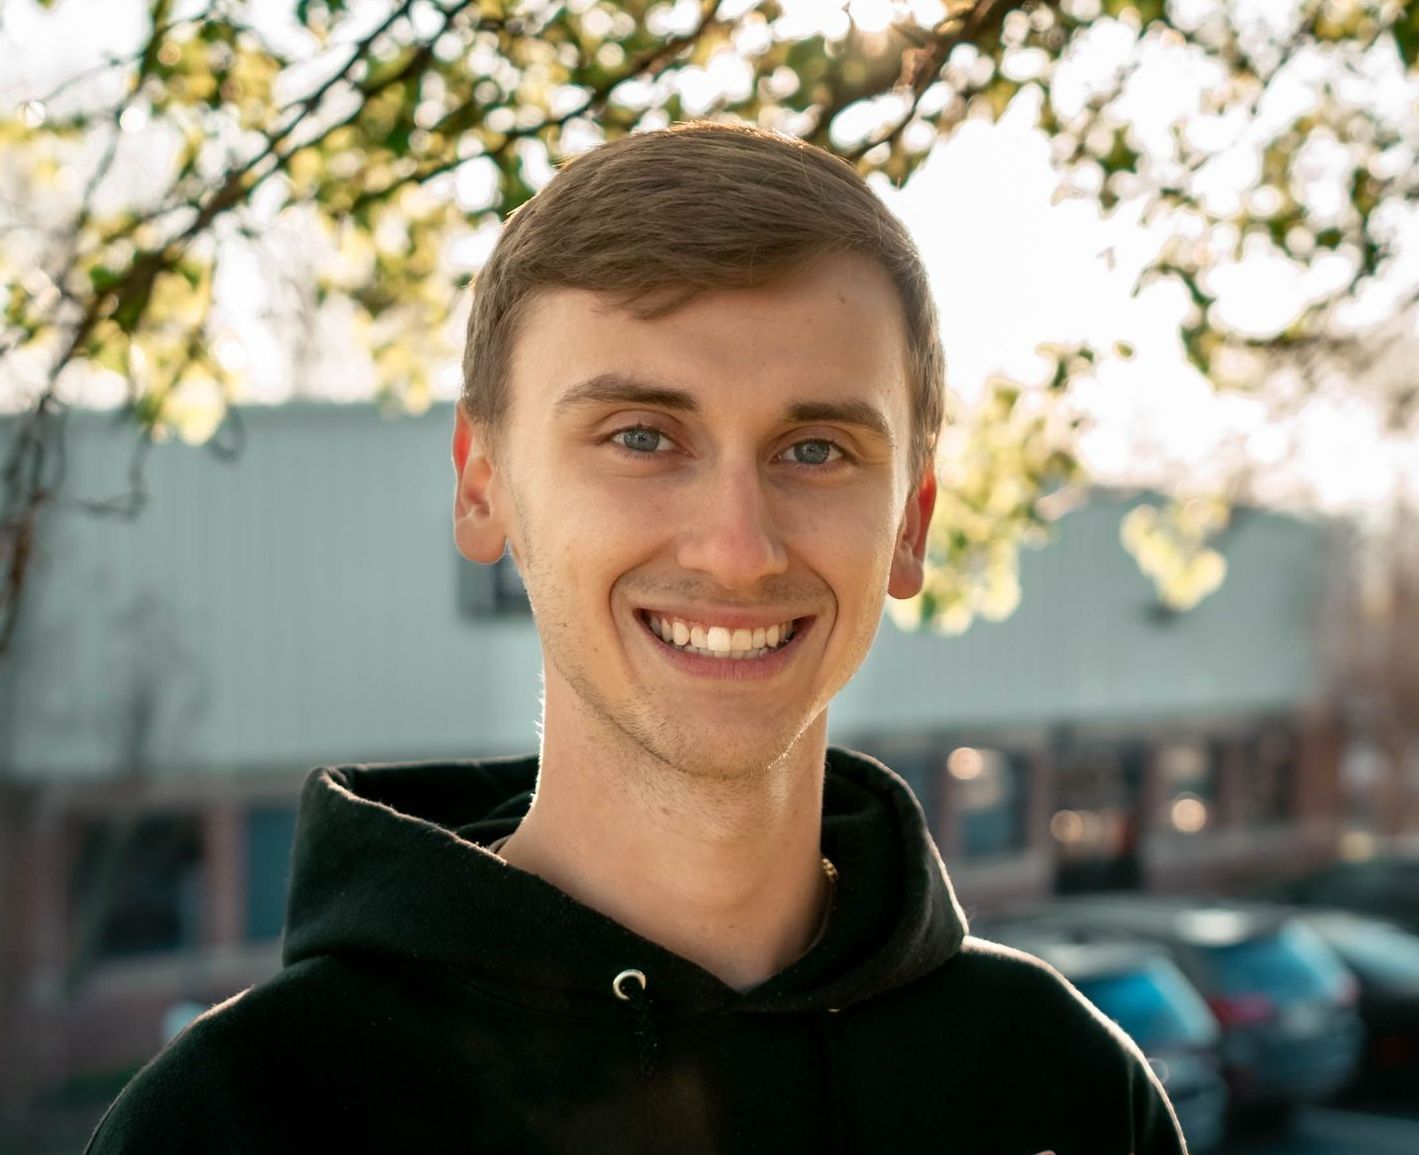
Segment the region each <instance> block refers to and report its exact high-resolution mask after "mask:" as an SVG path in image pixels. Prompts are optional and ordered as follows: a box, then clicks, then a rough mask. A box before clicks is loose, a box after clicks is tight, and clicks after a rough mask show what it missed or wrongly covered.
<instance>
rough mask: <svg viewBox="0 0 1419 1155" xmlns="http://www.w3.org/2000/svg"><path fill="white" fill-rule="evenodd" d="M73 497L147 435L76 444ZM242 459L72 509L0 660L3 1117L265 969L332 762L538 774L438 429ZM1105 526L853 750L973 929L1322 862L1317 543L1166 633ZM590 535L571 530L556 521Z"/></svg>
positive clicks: (903, 683)
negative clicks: (940, 865) (916, 800)
mask: <svg viewBox="0 0 1419 1155" xmlns="http://www.w3.org/2000/svg"><path fill="white" fill-rule="evenodd" d="M70 421H71V427H70V450H69V455H68V477H67V481H66V484H67V486H68V492H69V493H70V494H74V495H84V496H89V497H103V496H108V495H110V494H112V493H114V492H118V491H122V490H123V489H124V488H125V486H126V484H127V469H128V462H129V458H130V456H131V450H132V436H131V432H130V431H129V430H128V429H127V427H126V426H123V425H115V424H114V422H113V421H112V420H111V419H110V418H108V417H105V416H102V415H94V414H88V415H86V414H74V415H72V417H71V418H70ZM241 421H242V423H243V425H244V427H245V431H246V441H247V444H246V448H245V450H244V452H243V453H242V454H241V456H240V458H239V459H238V460H237V461H235V462H227V461H222V460H219V459H217V458H216V457H215V456H213V455H212V454H211V453H208V452H206V451H204V450H200V449H193V448H189V447H185V446H181V445H164V446H160V447H157V448H156V449H155V450H154V451H153V453H152V455H151V458H150V460H149V462H148V466H147V485H148V487H149V489H150V491H151V502H150V504H149V506H148V508H147V509H146V510H145V511H143V512H142V514H141V515H140V516H139V517H138V518H137V519H136V520H127V519H122V518H112V517H111V518H99V517H95V516H93V515H91V514H88V513H83V512H80V511H77V510H75V509H72V508H69V509H60V510H56V511H55V512H53V513H52V514H51V515H50V516H49V518H48V520H47V522H46V523H45V526H44V535H43V538H42V540H41V543H40V548H39V551H38V554H37V556H36V558H35V561H34V569H33V572H32V575H31V585H30V588H29V591H28V593H27V595H26V601H25V605H24V610H23V622H22V626H21V629H20V631H19V634H18V636H17V638H16V641H15V648H14V652H13V654H12V655H11V656H10V657H9V658H8V659H6V660H5V661H4V662H0V1106H3V1107H5V1108H7V1109H8V1110H10V1111H11V1112H15V1111H18V1110H19V1109H20V1108H21V1106H22V1105H23V1104H26V1103H29V1102H32V1101H33V1100H34V1099H35V1097H36V1096H38V1095H50V1096H53V1095H55V1094H61V1093H62V1089H63V1088H65V1087H68V1088H71V1089H72V1088H74V1087H76V1086H78V1087H82V1086H83V1085H84V1081H85V1080H90V1079H98V1080H102V1078H103V1076H105V1074H108V1075H112V1076H113V1077H114V1078H115V1079H117V1078H121V1076H122V1075H123V1074H124V1073H126V1072H128V1071H131V1070H132V1069H134V1068H135V1067H136V1066H137V1065H139V1064H140V1063H142V1062H143V1061H145V1060H146V1059H147V1058H148V1057H149V1056H151V1054H152V1053H154V1052H155V1051H156V1049H157V1048H158V1047H159V1045H160V1044H161V1042H162V1041H163V1036H164V1030H165V1027H164V1023H165V1022H167V1023H168V1024H169V1027H168V1028H167V1029H171V1024H172V1023H173V1021H174V1013H173V1008H174V1007H178V1006H179V1005H180V1004H184V1003H195V1004H199V1005H206V1004H208V1003H210V1002H213V1001H216V1000H218V999H220V998H223V997H226V996H227V995H229V994H231V993H232V992H234V991H236V990H238V989H240V988H242V987H244V986H246V985H249V984H250V983H253V982H256V981H259V980H260V979H262V978H264V977H265V976H267V975H268V974H270V973H271V972H272V971H274V969H275V968H276V966H277V965H278V955H279V949H278V938H279V933H280V928H281V921H282V914H283V905H284V896H285V887H286V880H287V869H288V857H289V850H290V844H291V837H292V832H293V828H294V815H295V803H296V797H297V793H298V790H299V787H300V785H301V782H302V780H303V779H304V777H305V774H306V772H307V771H308V770H309V769H310V768H311V767H312V766H315V765H317V764H323V763H331V762H342V761H375V760H396V759H397V760H403V759H417V758H442V757H462V756H472V755H482V754H498V753H508V752H514V751H522V750H526V749H530V748H531V747H532V745H533V743H534V741H535V731H534V723H535V720H536V718H537V714H538V690H539V686H538V672H539V658H538V652H537V648H536V645H535V638H534V633H533V627H532V623H531V620H530V617H529V615H528V612H527V605H526V599H525V597H524V595H523V593H522V589H521V586H520V583H519V581H518V578H517V574H516V571H515V570H513V569H512V568H511V567H510V566H505V567H495V568H480V567H474V566H471V565H468V564H467V563H465V562H463V561H461V559H459V558H458V556H457V555H456V553H455V551H454V549H453V546H452V542H451V535H450V503H451V497H452V492H453V473H452V469H451V466H450V463H449V448H448V443H449V434H450V430H451V422H452V419H451V413H450V410H449V409H448V408H447V407H441V408H436V409H435V410H433V411H431V412H430V413H428V414H426V415H424V416H421V417H415V418H399V419H393V420H386V419H383V418H382V417H381V416H380V414H379V412H378V411H377V410H376V409H374V408H372V407H363V406H352V407H338V408H335V407H323V406H300V405H297V406H291V407H286V408H281V409H271V410H249V411H246V412H244V413H243V414H242V416H241ZM1123 508H1124V507H1123V506H1122V505H1120V504H1117V503H1114V504H1108V503H1105V504H1101V505H1095V506H1092V507H1090V508H1088V509H1086V510H1082V511H1080V512H1077V513H1074V514H1071V515H1070V516H1068V517H1067V518H1066V519H1065V520H1064V522H1063V523H1062V529H1061V533H1060V536H1059V539H1058V540H1057V541H1056V542H1055V543H1054V544H1052V545H1051V546H1049V547H1048V548H1046V549H1044V550H1042V551H1039V552H1037V553H1029V554H1027V555H1026V557H1025V558H1024V565H1023V574H1022V584H1023V588H1024V602H1023V605H1022V606H1021V608H1020V609H1019V610H1018V612H1017V613H1016V614H1015V615H1014V616H1013V617H1011V618H1010V619H1009V620H1008V621H1006V622H1004V623H1001V624H989V623H978V624H977V625H975V626H974V627H973V628H972V629H971V630H970V631H969V632H967V633H966V634H965V635H963V636H961V637H958V638H943V637H938V636H934V635H929V634H925V635H906V634H903V633H901V632H899V631H897V630H896V629H895V628H893V627H892V626H890V625H884V627H883V630H882V634H881V636H880V638H879V640H878V644H877V646H876V648H875V649H874V651H873V653H872V655H871V657H870V658H869V660H868V662H867V664H866V666H865V667H864V668H863V670H862V671H861V673H860V674H859V675H858V677H857V678H856V679H855V680H854V682H853V683H852V684H851V685H850V687H849V688H848V689H847V690H846V691H845V692H844V694H843V695H842V697H841V698H840V700H839V701H838V703H837V704H836V706H835V707H834V711H833V734H834V739H835V740H836V741H838V742H840V743H842V744H846V745H851V746H855V747H857V748H859V749H863V750H866V751H868V752H870V753H873V754H875V755H878V756H880V757H881V758H882V759H883V760H884V761H886V762H887V763H888V764H890V765H891V766H892V767H893V768H894V769H896V770H897V771H898V772H899V773H901V774H902V775H903V776H904V777H905V778H907V779H908V781H910V783H911V784H912V786H913V787H914V788H915V790H916V792H917V794H918V796H919V797H920V799H921V801H922V804H923V806H924V807H925V809H926V812H927V814H928V816H929V819H930V821H931V823H932V826H933V828H934V830H935V833H936V836H937V839H938V841H939V843H940V845H941V848H942V851H943V854H944V855H945V858H946V861H947V863H948V864H949V865H950V867H951V869H952V874H953V877H954V879H955V882H956V885H957V888H958V890H959V892H960V894H961V896H962V899H963V901H964V902H965V903H966V905H967V907H968V909H971V910H984V909H988V908H990V907H992V906H997V905H1000V904H1003V903H1008V902H1012V901H1023V900H1026V899H1030V898H1033V897H1040V896H1043V895H1046V894H1049V893H1051V892H1053V891H1055V890H1078V889H1089V888H1099V887H1139V888H1145V889H1153V890H1176V889H1182V888H1215V889H1220V890H1225V889H1228V888H1233V887H1239V886H1243V885H1246V884H1247V883H1248V882H1250V881H1251V880H1254V879H1257V878H1260V877H1262V876H1264V875H1269V874H1272V873H1275V872H1276V871H1277V870H1279V869H1280V868H1281V866H1282V865H1283V864H1290V865H1292V866H1299V865H1301V864H1303V863H1304V862H1306V861H1307V860H1313V859H1322V858H1325V857H1327V856H1329V855H1330V853H1331V850H1332V846H1333V844H1334V838H1335V833H1336V832H1335V829H1334V827H1335V819H1334V815H1335V803H1334V789H1335V765H1336V762H1337V737H1336V733H1335V727H1334V725H1333V724H1332V721H1331V713H1330V711H1329V709H1328V707H1327V704H1326V702H1325V701H1324V700H1323V698H1322V685H1323V671H1322V670H1321V668H1320V666H1321V663H1320V658H1319V656H1318V646H1317V644H1316V642H1315V629H1314V622H1315V617H1316V608H1317V604H1318V600H1319V599H1320V598H1321V597H1322V593H1323V591H1322V585H1323V573H1324V569H1325V565H1324V563H1325V553H1326V541H1325V538H1324V536H1323V531H1322V530H1321V529H1319V528H1317V527H1315V526H1311V525H1307V524H1303V523H1299V522H1294V521H1289V520H1286V519H1283V518H1279V517H1273V516H1269V515H1263V514H1253V515H1251V516H1249V517H1248V518H1246V519H1245V520H1244V521H1243V522H1242V524H1241V525H1240V527H1239V528H1238V530H1237V532H1236V534H1235V536H1234V537H1233V539H1232V540H1231V541H1230V542H1229V545H1228V556H1229V561H1230V575H1229V577H1228V579H1227V582H1226V584H1225V585H1224V586H1223V588H1222V589H1221V591H1220V592H1219V593H1217V594H1216V595H1214V596H1213V597H1211V598H1210V599H1208V600H1207V601H1205V602H1204V603H1203V604H1202V605H1201V606H1200V607H1199V608H1198V609H1197V610H1195V611H1194V612H1192V613H1189V614H1186V615H1183V616H1179V617H1169V616H1167V615H1160V614H1159V613H1157V612H1156V608H1155V603H1154V599H1153V595H1152V590H1151V587H1150V585H1149V584H1148V582H1147V581H1146V580H1145V579H1144V578H1143V577H1142V576H1140V574H1139V573H1138V571H1137V569H1136V567H1135V566H1134V564H1133V562H1132V560H1131V559H1130V558H1129V557H1128V556H1127V555H1126V554H1125V553H1124V552H1123V550H1122V548H1121V547H1120V545H1119V541H1118V522H1119V518H1120V515H1121V513H1122V511H1123ZM568 516H575V510H572V509H569V510H568Z"/></svg>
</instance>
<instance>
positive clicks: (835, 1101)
mask: <svg viewBox="0 0 1419 1155" xmlns="http://www.w3.org/2000/svg"><path fill="white" fill-rule="evenodd" d="M837 1013H838V1012H837V1010H836V1009H835V1008H834V1009H831V1010H827V1011H824V1012H823V1017H822V1018H821V1019H820V1020H819V1021H820V1022H821V1023H822V1025H823V1030H822V1034H821V1041H822V1054H823V1080H824V1082H826V1083H827V1085H828V1127H829V1129H830V1130H831V1132H832V1144H833V1145H832V1155H847V1141H846V1137H845V1136H844V1134H843V1102H842V1097H841V1096H840V1095H839V1094H838V1063H837V1048H836V1047H834V1045H833V1033H834V1032H833V1016H834V1015H836V1014H837Z"/></svg>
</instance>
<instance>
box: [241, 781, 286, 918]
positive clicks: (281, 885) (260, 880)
mask: <svg viewBox="0 0 1419 1155" xmlns="http://www.w3.org/2000/svg"><path fill="white" fill-rule="evenodd" d="M295 834H296V812H295V810H294V808H292V807H290V806H276V807H269V808H263V809H260V810H253V811H251V813H250V814H248V815H247V818H246V937H247V938H249V939H267V938H276V937H278V936H279V935H280V933H281V927H282V926H283V925H284V923H285V920H286V891H287V889H288V888H289V886H290V884H291V844H292V843H293V842H294V841H295Z"/></svg>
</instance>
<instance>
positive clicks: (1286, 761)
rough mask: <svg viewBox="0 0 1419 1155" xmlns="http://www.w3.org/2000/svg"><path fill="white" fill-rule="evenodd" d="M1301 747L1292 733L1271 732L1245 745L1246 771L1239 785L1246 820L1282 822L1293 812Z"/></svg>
mask: <svg viewBox="0 0 1419 1155" xmlns="http://www.w3.org/2000/svg"><path fill="white" fill-rule="evenodd" d="M1299 753H1300V751H1299V746H1298V743H1297V741H1296V735H1295V733H1294V732H1293V731H1291V730H1288V729H1285V728H1283V727H1276V728H1274V729H1268V730H1265V731H1263V732H1262V733H1261V734H1258V735H1256V736H1255V737H1254V738H1252V739H1251V740H1250V741H1248V742H1247V745H1246V772H1245V773H1244V774H1243V775H1242V780H1241V782H1240V783H1239V791H1240V793H1241V796H1242V811H1243V815H1244V819H1245V821H1247V822H1252V823H1268V822H1280V821H1284V820H1285V819H1287V818H1290V817H1291V816H1292V815H1293V813H1294V811H1295V806H1294V796H1295V787H1296V778H1297V774H1296V764H1297V761H1298V759H1299Z"/></svg>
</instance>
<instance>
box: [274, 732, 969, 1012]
mask: <svg viewBox="0 0 1419 1155" xmlns="http://www.w3.org/2000/svg"><path fill="white" fill-rule="evenodd" d="M536 777H537V759H536V757H535V756H534V757H526V758H507V759H486V760H477V761H473V760H468V761H457V762H442V763H411V764H385V765H361V766H342V767H324V768H321V769H318V770H315V771H313V772H312V773H311V775H310V777H309V778H308V779H307V780H306V784H305V788H304V791H303V793H302V796H301V807H300V816H299V820H298V822H297V827H296V841H295V849H294V852H293V853H294V861H293V865H292V877H291V889H290V898H289V906H288V910H287V916H286V931H285V939H284V944H283V954H284V959H285V962H286V964H287V965H288V966H289V965H292V964H295V963H298V962H301V961H302V960H305V959H310V958H314V957H317V956H321V955H341V954H351V953H353V954H360V955H366V956H368V955H375V956H385V957H393V958H394V959H397V960H400V961H403V962H405V963H410V964H420V963H422V964H426V965H432V966H437V967H440V968H443V969H446V970H449V971H452V972H454V973H456V974H457V975H459V976H460V977H462V978H463V979H465V980H467V981H471V982H473V983H475V984H477V985H480V986H482V987H485V988H489V989H492V990H494V991H496V992H497V993H498V995H499V996H500V997H503V998H507V999H511V1000H514V1001H517V1002H520V1003H524V1004H527V1005H532V1006H537V1007H540V1008H542V1009H546V1010H551V1011H561V1012H564V1013H576V1012H577V1011H578V1010H587V1011H590V1010H592V1008H593V1007H605V1006H606V1004H607V1001H608V1000H610V999H611V998H612V986H611V984H612V981H613V979H614V978H615V976H616V975H617V974H619V973H620V972H621V971H623V970H626V969H628V968H634V969H636V970H639V971H641V972H642V973H643V974H644V975H645V976H646V978H647V993H648V994H649V996H650V997H651V998H652V999H653V1000H654V1001H655V1002H656V1004H657V1006H658V1007H660V1008H661V1010H662V1012H668V1013H671V1014H687V1015H688V1014H702V1013H712V1012H716V1011H722V1010H729V1009H735V1010H743V1011H762V1012H770V1013H772V1012H797V1011H806V1010H829V1009H841V1008H842V1007H845V1006H850V1005H852V1004H853V1003H855V1002H858V1001H860V1000H862V999H866V998H871V997H872V996H874V995H877V994H880V993H882V992H884V991H887V990H891V989H893V988H896V987H899V986H902V985H904V984H906V983H909V982H911V981H912V980H914V979H916V978H919V977H921V976H922V975H925V974H927V973H928V972H930V971H932V970H934V969H935V968H936V967H938V966H939V965H940V964H941V963H943V962H944V961H945V960H946V959H948V958H950V957H951V956H952V955H953V954H955V953H956V952H957V951H958V950H959V948H960V945H961V941H962V939H963V938H964V936H965V933H966V925H965V919H964V917H963V915H962V913H961V908H960V906H959V904H958V903H957V901H956V898H955V895H954V894H953V892H952V890H951V885H950V882H949V881H948V879H947V877H946V871H945V867H944V866H943V865H942V862H941V856H940V855H939V853H938V852H937V849H936V846H935V844H934V843H933V842H932V840H931V837H930V835H929V834H928V832H927V827H926V822H925V819H924V818H923V816H922V812H921V807H920V806H919V805H918V804H917V801H916V799H915V798H914V797H913V796H912V793H911V791H910V790H909V789H908V788H907V786H906V784H905V783H904V782H903V781H902V780H901V779H900V778H898V777H897V776H896V775H895V774H893V773H892V772H891V771H890V770H888V769H887V768H886V767H884V766H882V765H881V764H880V763H878V762H875V761H873V760H872V759H870V758H866V757H863V756H862V755H858V754H852V753H849V752H847V751H844V750H838V749H830V750H829V751H828V757H827V768H826V779H825V783H824V793H823V833H822V849H823V853H824V854H825V855H827V856H828V858H829V859H831V860H832V862H833V864H834V865H835V866H836V867H837V869H838V884H837V893H836V896H835V899H834V905H833V911H832V915H831V918H830V920H829V922H828V925H827V928H826V930H825V932H824V934H823V936H822V937H821V938H820V939H819V941H818V942H817V944H816V945H815V946H814V947H813V948H812V949H811V950H810V951H809V952H808V953H807V954H805V955H804V956H803V957H802V958H800V959H799V960H798V961H796V962H794V963H793V964H791V965H790V966H789V967H787V968H786V969H784V970H782V971H780V972H779V973H778V974H776V975H774V976H773V977H772V978H770V979H768V980H767V981H766V982H764V983H762V984H760V985H759V986H757V987H754V988H753V989H752V990H749V991H746V992H739V991H736V990H734V989H733V988H732V987H729V986H727V985H726V984H725V983H723V982H721V981H720V980H719V979H718V978H716V977H715V976H714V975H712V974H710V973H709V972H708V971H706V970H704V969H703V968H702V967H699V966H697V965H696V964H694V963H692V962H690V961H689V960H688V959H685V958H683V957H681V956H679V955H676V954H674V953H673V952H671V951H669V950H666V949H665V948H664V947H661V946H658V945H657V944H655V943H653V942H650V941H649V940H647V939H645V938H642V937H641V936H640V935H638V934H636V933H634V932H633V931H631V930H628V929H627V928H626V927H624V926H621V925H620V924H619V923H617V922H615V921H613V920H612V919H610V918H608V917H606V916H605V915H603V914H601V913H599V912H598V911H595V910H593V909H591V908H590V907H588V906H585V905H583V904H582V903H580V902H578V901H577V900H576V899H574V898H572V897H571V896H570V895H568V894H566V893H564V892H563V891H561V890H558V889H557V888H556V887H554V886H552V885H551V884H550V883H547V882H545V881H543V880H542V879H540V878H538V877H536V876H535V875H532V874H528V873H526V872H524V871H521V870H518V869H516V868H514V867H511V866H509V865H507V864H506V863H505V862H503V861H502V859H500V858H498V857H497V856H496V855H495V854H493V853H491V852H490V851H488V850H487V849H485V847H486V846H487V845H488V844H491V843H494V842H496V841H497V840H498V839H499V838H501V837H503V836H504V835H507V834H510V833H512V831H513V830H515V829H516V828H517V824H518V822H519V821H520V820H521V819H522V817H523V815H525V814H526V813H527V810H528V807H529V806H530V804H531V801H532V791H533V787H534V785H535V782H536Z"/></svg>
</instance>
